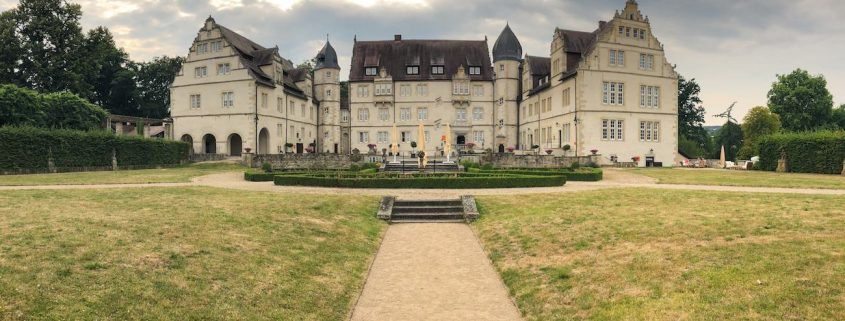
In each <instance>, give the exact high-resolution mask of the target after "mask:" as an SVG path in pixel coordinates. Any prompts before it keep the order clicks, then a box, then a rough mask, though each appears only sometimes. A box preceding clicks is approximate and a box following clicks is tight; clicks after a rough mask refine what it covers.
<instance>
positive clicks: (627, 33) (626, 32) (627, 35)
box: [625, 27, 631, 37]
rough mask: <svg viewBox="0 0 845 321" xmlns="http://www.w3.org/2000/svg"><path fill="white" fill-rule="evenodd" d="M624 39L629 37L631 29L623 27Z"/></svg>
mask: <svg viewBox="0 0 845 321" xmlns="http://www.w3.org/2000/svg"><path fill="white" fill-rule="evenodd" d="M625 37H631V27H625Z"/></svg>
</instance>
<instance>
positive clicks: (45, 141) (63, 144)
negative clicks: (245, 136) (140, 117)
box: [0, 127, 190, 170]
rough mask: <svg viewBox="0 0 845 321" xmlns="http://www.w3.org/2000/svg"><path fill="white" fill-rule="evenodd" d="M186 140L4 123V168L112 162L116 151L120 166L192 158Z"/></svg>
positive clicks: (0, 132) (0, 147)
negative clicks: (17, 125) (8, 125)
mask: <svg viewBox="0 0 845 321" xmlns="http://www.w3.org/2000/svg"><path fill="white" fill-rule="evenodd" d="M189 148H190V146H188V144H186V143H183V142H177V141H166V140H159V139H147V138H140V137H127V136H115V135H114V134H112V133H109V132H105V131H92V132H83V131H75V130H62V129H41V128H32V127H0V169H2V170H19V169H26V170H40V169H47V168H48V160H49V159H50V157H51V156H52V159H53V164H54V166H55V167H57V168H67V167H100V166H111V165H112V151H114V153H115V156H116V158H117V164H118V165H120V166H144V165H171V164H179V163H180V162H182V161H185V160H187V159H188V150H189Z"/></svg>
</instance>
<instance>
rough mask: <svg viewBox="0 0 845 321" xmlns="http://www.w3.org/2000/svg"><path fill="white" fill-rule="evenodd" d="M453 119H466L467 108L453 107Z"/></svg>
mask: <svg viewBox="0 0 845 321" xmlns="http://www.w3.org/2000/svg"><path fill="white" fill-rule="evenodd" d="M455 120H457V121H466V120H467V109H466V108H464V107H458V108H455Z"/></svg>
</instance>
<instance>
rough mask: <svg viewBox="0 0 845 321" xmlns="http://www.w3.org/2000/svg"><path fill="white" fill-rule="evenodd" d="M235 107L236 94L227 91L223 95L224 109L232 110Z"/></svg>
mask: <svg viewBox="0 0 845 321" xmlns="http://www.w3.org/2000/svg"><path fill="white" fill-rule="evenodd" d="M234 106H235V93H234V92H231V91H227V92H224V93H223V108H231V107H234Z"/></svg>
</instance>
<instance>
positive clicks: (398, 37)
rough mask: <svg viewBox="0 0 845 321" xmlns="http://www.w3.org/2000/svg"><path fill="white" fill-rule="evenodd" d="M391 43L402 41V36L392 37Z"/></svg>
mask: <svg viewBox="0 0 845 321" xmlns="http://www.w3.org/2000/svg"><path fill="white" fill-rule="evenodd" d="M393 41H402V35H393Z"/></svg>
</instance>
